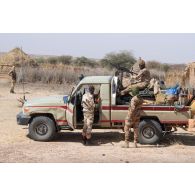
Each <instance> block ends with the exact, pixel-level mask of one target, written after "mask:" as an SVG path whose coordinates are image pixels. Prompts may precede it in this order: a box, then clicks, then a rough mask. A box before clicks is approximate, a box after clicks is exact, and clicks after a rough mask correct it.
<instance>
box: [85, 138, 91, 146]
mask: <svg viewBox="0 0 195 195" xmlns="http://www.w3.org/2000/svg"><path fill="white" fill-rule="evenodd" d="M85 145H86V146H92V145H93V142H92V141H91V139H86V144H85Z"/></svg>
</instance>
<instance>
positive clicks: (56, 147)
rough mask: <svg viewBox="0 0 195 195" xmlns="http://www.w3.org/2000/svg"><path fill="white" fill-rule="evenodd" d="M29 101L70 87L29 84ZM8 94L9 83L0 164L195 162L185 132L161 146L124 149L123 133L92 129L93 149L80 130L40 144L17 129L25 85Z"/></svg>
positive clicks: (0, 95)
mask: <svg viewBox="0 0 195 195" xmlns="http://www.w3.org/2000/svg"><path fill="white" fill-rule="evenodd" d="M25 88H26V91H27V95H26V96H27V99H30V98H33V97H41V96H47V95H56V94H60V95H61V94H65V92H66V91H68V89H70V86H63V85H60V86H51V85H43V84H42V85H39V84H31V85H29V84H27V85H26V86H25ZM15 91H16V94H10V93H9V86H8V83H0V116H1V117H0V133H1V136H0V162H45V163H46V162H69V163H71V162H72V163H74V162H96V163H98V162H102V163H108V162H109V163H114V162H120V163H130V162H139V163H143V162H159V163H160V162H195V135H194V134H192V133H189V132H185V131H183V130H179V131H177V132H176V133H174V134H172V135H169V136H166V137H165V138H164V139H163V140H162V141H161V143H160V144H159V145H138V148H133V144H132V146H131V147H130V148H128V149H125V148H121V146H122V145H123V139H124V133H123V132H122V130H120V129H119V130H93V141H94V146H83V145H82V143H81V130H76V131H62V132H60V133H59V134H58V135H57V136H56V138H55V140H54V141H51V142H37V141H33V140H31V139H29V138H28V136H27V135H28V129H27V127H25V126H18V125H17V123H16V115H17V113H19V112H20V111H21V108H20V107H18V106H19V103H18V102H17V100H16V98H18V97H22V96H23V93H22V86H21V85H20V86H19V85H17V86H16V89H15Z"/></svg>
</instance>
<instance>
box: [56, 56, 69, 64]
mask: <svg viewBox="0 0 195 195" xmlns="http://www.w3.org/2000/svg"><path fill="white" fill-rule="evenodd" d="M58 62H59V63H62V64H64V65H70V64H71V63H72V56H60V57H58Z"/></svg>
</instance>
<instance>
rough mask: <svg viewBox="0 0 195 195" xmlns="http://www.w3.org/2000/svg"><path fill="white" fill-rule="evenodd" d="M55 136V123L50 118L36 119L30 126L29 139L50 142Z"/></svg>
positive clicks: (39, 117)
mask: <svg viewBox="0 0 195 195" xmlns="http://www.w3.org/2000/svg"><path fill="white" fill-rule="evenodd" d="M55 134H56V126H55V123H54V121H53V120H52V119H51V118H49V117H45V116H38V117H35V118H33V119H32V121H31V123H30V125H29V137H30V138H31V139H33V140H35V141H50V140H52V139H53V138H54V136H55Z"/></svg>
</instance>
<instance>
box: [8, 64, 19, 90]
mask: <svg viewBox="0 0 195 195" xmlns="http://www.w3.org/2000/svg"><path fill="white" fill-rule="evenodd" d="M8 75H9V76H10V77H11V89H10V93H15V92H14V88H15V85H16V78H17V75H16V70H15V66H13V67H12V69H11V70H10V72H9V73H8Z"/></svg>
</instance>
